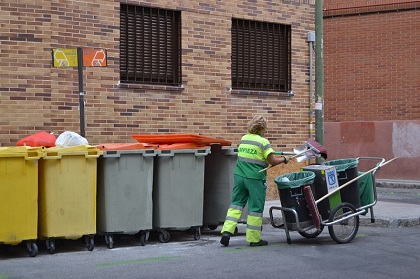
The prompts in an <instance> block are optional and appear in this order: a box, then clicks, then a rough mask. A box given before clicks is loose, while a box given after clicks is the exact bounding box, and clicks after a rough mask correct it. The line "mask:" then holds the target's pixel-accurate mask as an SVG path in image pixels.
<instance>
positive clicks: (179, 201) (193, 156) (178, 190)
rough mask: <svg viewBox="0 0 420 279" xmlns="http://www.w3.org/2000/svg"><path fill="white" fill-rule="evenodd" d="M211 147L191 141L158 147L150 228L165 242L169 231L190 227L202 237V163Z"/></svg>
mask: <svg viewBox="0 0 420 279" xmlns="http://www.w3.org/2000/svg"><path fill="white" fill-rule="evenodd" d="M209 153H210V147H197V146H195V145H194V144H189V143H185V144H171V145H167V146H162V145H161V146H160V147H159V150H158V155H157V156H156V158H155V163H154V168H155V169H154V176H153V229H154V230H156V231H158V232H159V241H160V242H162V243H165V242H168V241H169V239H170V234H169V231H170V230H190V229H191V230H192V231H193V234H194V239H195V240H198V239H200V236H201V231H200V227H201V226H202V225H203V196H204V165H205V156H207V155H208V154H209Z"/></svg>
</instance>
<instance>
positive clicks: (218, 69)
mask: <svg viewBox="0 0 420 279" xmlns="http://www.w3.org/2000/svg"><path fill="white" fill-rule="evenodd" d="M120 2H123V3H129V4H136V5H146V6H151V7H156V8H164V9H173V10H178V11H181V14H182V15H181V17H182V73H183V76H182V80H183V82H182V87H181V88H171V87H165V86H148V85H144V86H140V85H137V86H128V87H127V86H123V85H122V84H120V82H119V13H120V11H119V9H120ZM232 17H235V18H243V19H248V20H259V21H267V22H273V23H281V24H288V25H291V27H292V90H293V91H294V92H295V93H296V95H295V96H292V97H289V96H284V95H281V94H280V95H277V96H272V95H266V94H264V93H261V92H260V93H259V94H246V95H240V94H233V93H232V92H231V91H230V87H231V74H230V56H231V54H230V51H231V45H230V42H231V23H232ZM314 18H315V1H314V0H291V1H262V0H248V1H239V0H231V1H220V0H209V1H180V0H171V1H166V0H145V1H132V0H130V1H111V0H101V1H94V2H93V3H92V2H91V1H86V2H85V1H64V0H63V1H61V0H60V1H47V0H40V1H36V3H35V2H33V1H32V2H31V1H18V2H17V1H12V0H4V1H1V3H0V28H1V32H0V75H1V80H0V101H1V104H0V109H1V115H0V130H1V133H0V145H2V146H8V145H15V143H16V141H17V140H18V139H20V138H22V137H24V136H26V135H29V134H32V133H35V132H37V131H40V130H46V131H53V132H54V133H55V134H56V135H58V134H60V133H62V132H63V131H65V130H70V131H75V132H79V131H80V129H79V111H78V93H79V92H78V72H77V69H75V68H68V69H64V68H53V67H52V66H51V64H52V58H51V50H52V49H53V48H76V47H94V48H104V49H106V50H107V51H108V67H107V68H86V69H84V89H85V91H86V96H85V100H86V109H85V113H86V115H85V121H86V138H87V139H88V141H89V142H90V143H92V144H96V143H102V142H127V141H132V139H131V137H130V134H133V133H137V134H138V133H201V134H204V135H208V136H216V137H221V138H225V139H229V140H233V141H236V142H237V140H238V139H239V138H240V136H241V135H242V134H243V133H244V132H245V126H246V122H247V121H248V120H249V118H250V117H251V116H252V115H253V114H256V113H262V114H264V115H266V116H267V117H268V119H269V121H270V123H269V125H270V126H269V129H270V134H269V137H270V139H271V140H272V142H273V144H274V146H275V147H276V148H279V149H280V150H284V149H286V148H292V147H294V146H296V145H299V144H301V143H302V142H304V141H305V139H306V138H307V137H308V134H309V80H308V79H309V47H308V43H307V34H308V32H310V31H314V29H315V27H314Z"/></svg>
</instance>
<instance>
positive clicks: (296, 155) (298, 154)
mask: <svg viewBox="0 0 420 279" xmlns="http://www.w3.org/2000/svg"><path fill="white" fill-rule="evenodd" d="M310 150H312V148H308V149H306V150H304V151H302V152H299V153H297V154H295V153H293V154H295V155H293V156H292V157H289V160H291V159H293V158H295V157H298V156H301V155H302V154H305V153H306V152H308V151H310ZM282 153H283V154H285V153H284V152H282ZM285 155H286V154H285ZM272 167H274V166H273V165H270V166H268V167H266V168H264V169H262V170H259V171H258V172H263V171H266V170H268V169H270V168H272Z"/></svg>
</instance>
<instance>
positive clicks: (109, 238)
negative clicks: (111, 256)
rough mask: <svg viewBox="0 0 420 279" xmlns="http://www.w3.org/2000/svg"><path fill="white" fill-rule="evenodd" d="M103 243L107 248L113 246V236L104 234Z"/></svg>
mask: <svg viewBox="0 0 420 279" xmlns="http://www.w3.org/2000/svg"><path fill="white" fill-rule="evenodd" d="M105 243H106V247H108V248H109V249H112V248H114V237H113V236H112V235H111V234H106V235H105Z"/></svg>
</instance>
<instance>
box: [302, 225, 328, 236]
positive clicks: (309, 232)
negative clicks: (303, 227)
mask: <svg viewBox="0 0 420 279" xmlns="http://www.w3.org/2000/svg"><path fill="white" fill-rule="evenodd" d="M323 229H324V226H322V225H321V228H320V230H319V231H318V230H317V229H316V228H313V229H310V230H307V231H304V232H301V231H298V233H299V234H300V235H301V236H303V237H306V238H315V237H317V236H318V235H320V234H321V233H322V230H323Z"/></svg>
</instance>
